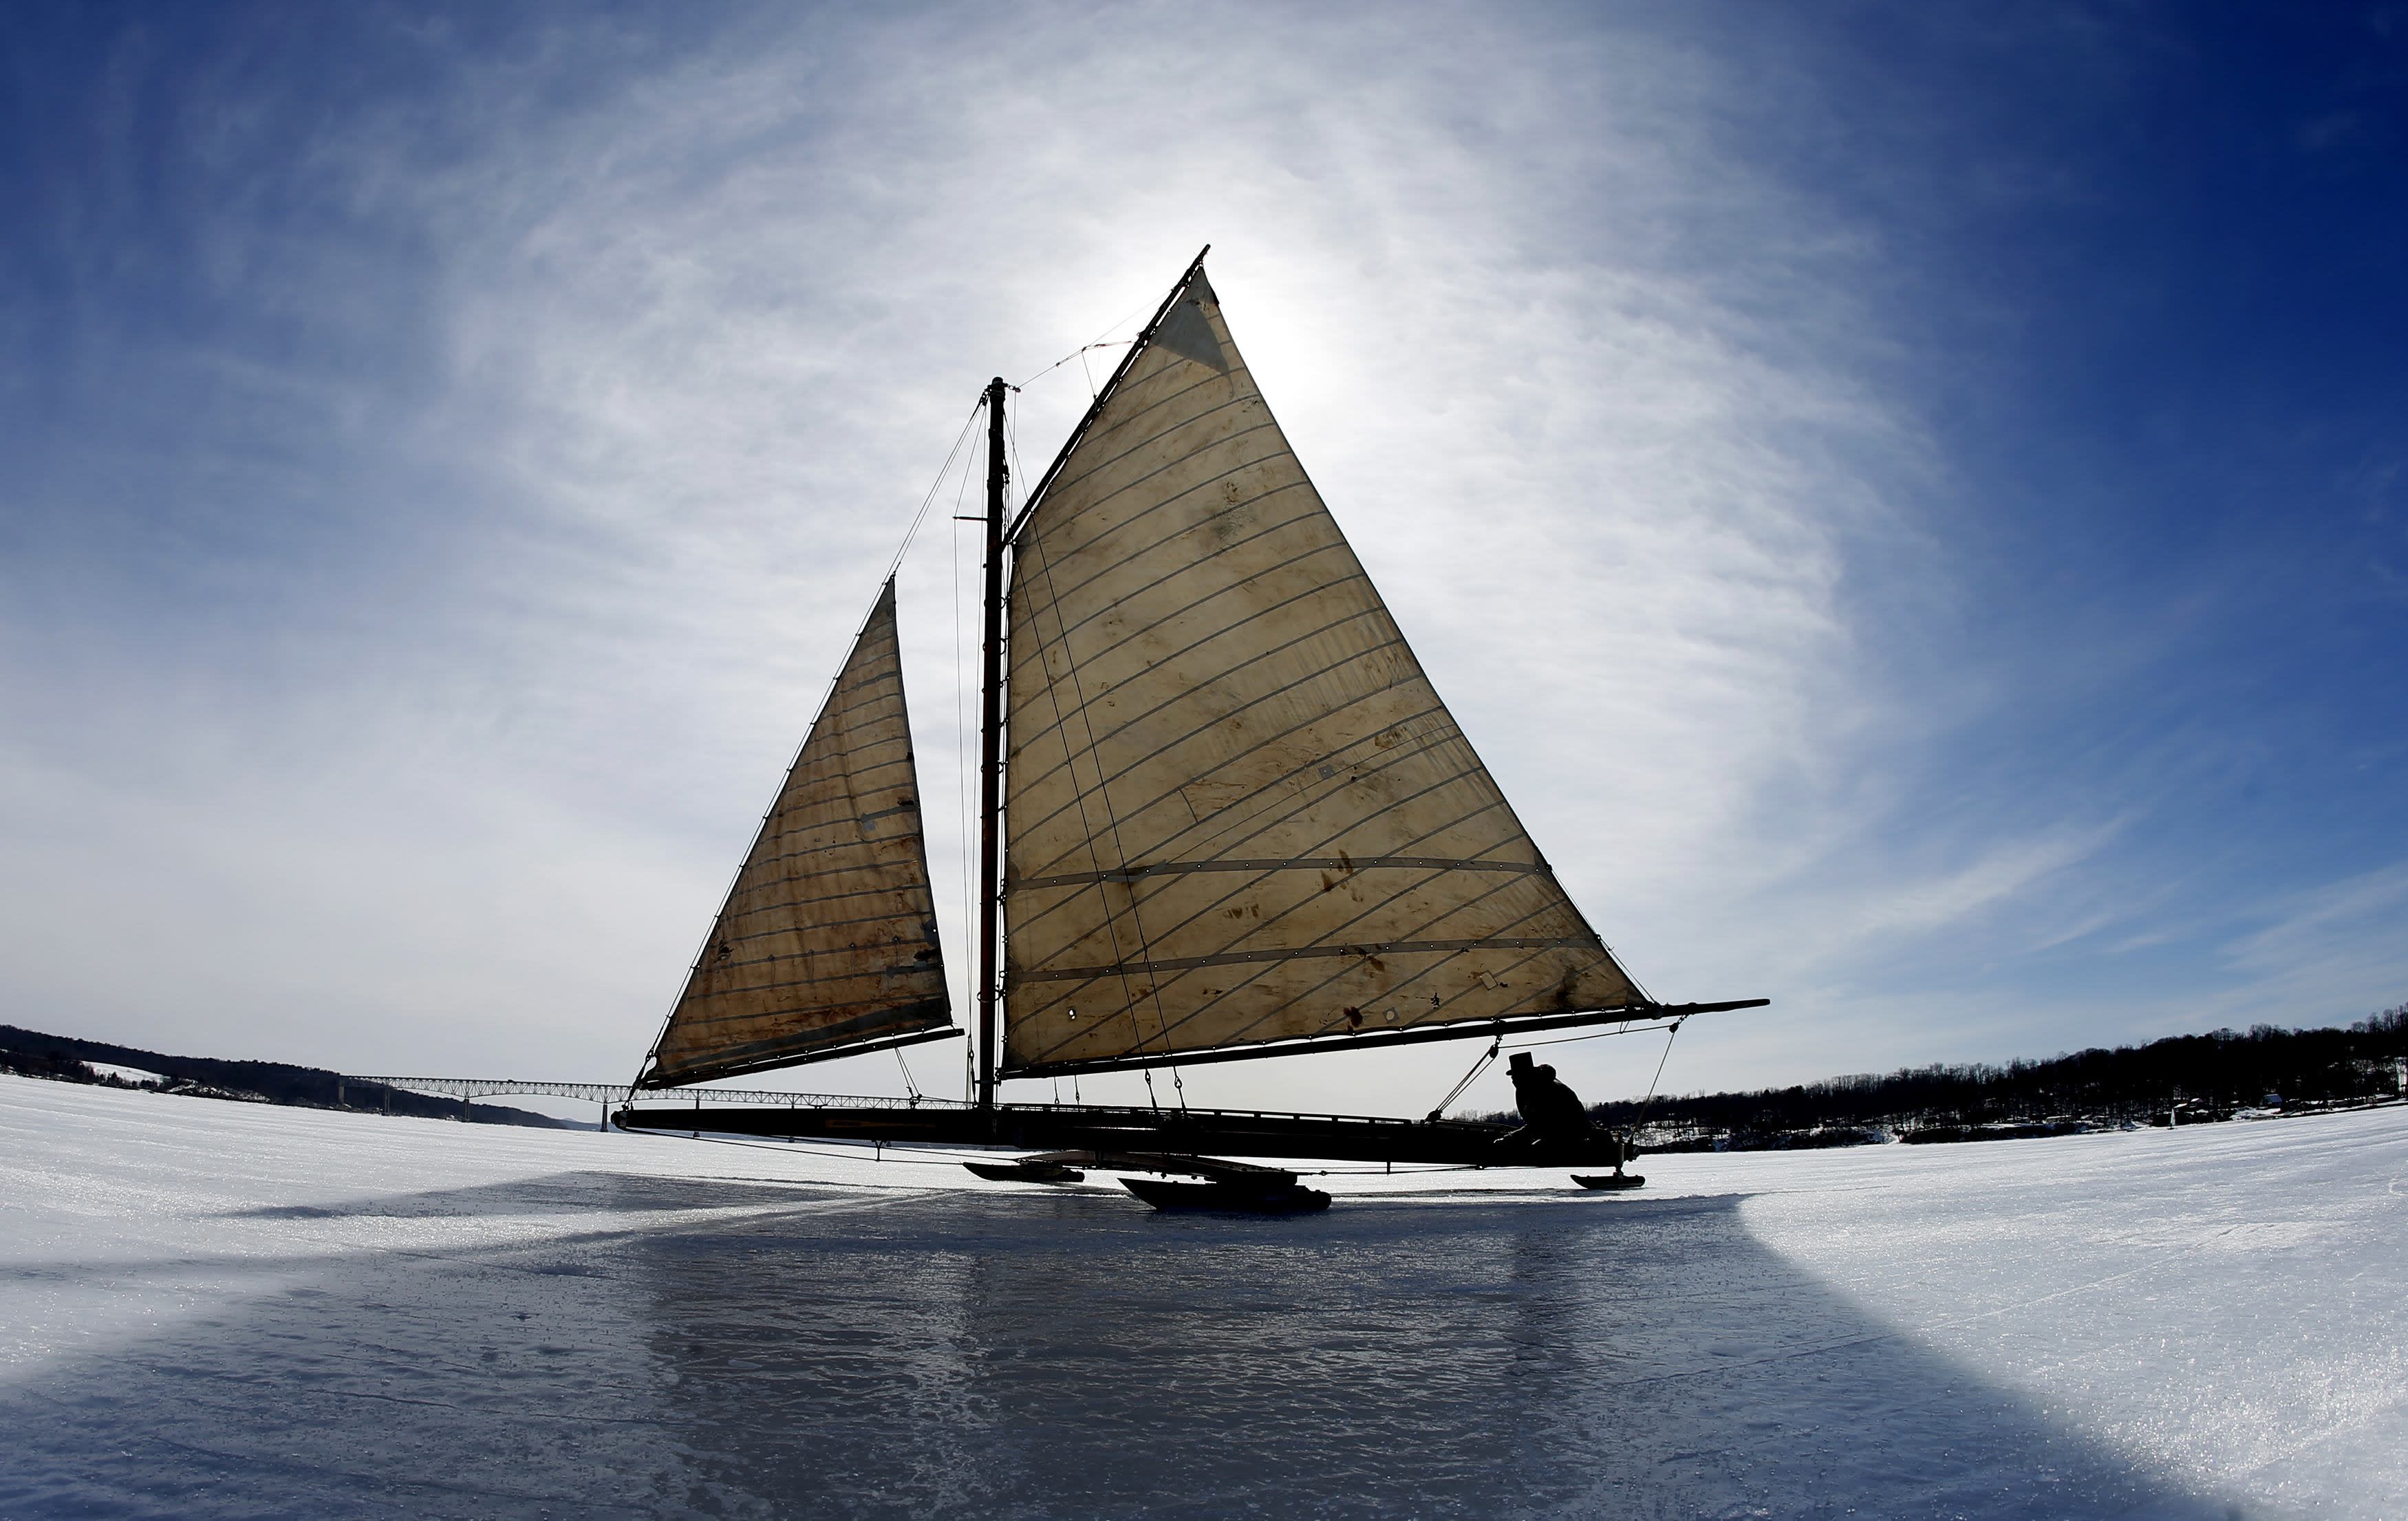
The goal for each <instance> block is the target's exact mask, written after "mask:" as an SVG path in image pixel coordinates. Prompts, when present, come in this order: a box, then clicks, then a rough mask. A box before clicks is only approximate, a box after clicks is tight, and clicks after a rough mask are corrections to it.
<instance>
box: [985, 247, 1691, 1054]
mask: <svg viewBox="0 0 2408 1521" xmlns="http://www.w3.org/2000/svg"><path fill="white" fill-rule="evenodd" d="M1012 550H1013V562H1012V571H1011V603H1010V617H1011V624H1010V633H1011V637H1010V642H1009V650H1010V686H1009V698H1008V706H1007V709H1006V713H1007V719H1008V732H1009V736H1010V749H1009V765H1008V769H1007V773H1006V774H1007V788H1006V798H1005V809H1004V827H1005V837H1004V838H1005V857H1006V860H1005V870H1004V882H1003V895H1004V908H1005V915H1006V921H1007V926H1008V928H1007V933H1006V939H1005V967H1004V977H1003V985H1004V989H1005V994H1006V1003H1007V1014H1006V1023H1005V1036H1004V1051H1003V1062H1002V1066H1003V1069H1004V1071H1005V1072H1007V1073H1010V1074H1015V1075H1034V1074H1039V1073H1043V1072H1045V1071H1049V1070H1063V1069H1078V1068H1082V1067H1090V1066H1106V1065H1129V1064H1132V1063H1134V1062H1136V1061H1140V1060H1145V1059H1159V1058H1163V1057H1176V1056H1177V1055H1181V1054H1184V1053H1197V1052H1205V1051H1220V1050H1225V1049H1228V1048H1234V1047H1248V1046H1257V1045H1264V1044H1268V1043H1271V1042H1285V1041H1295V1040H1306V1041H1314V1040H1316V1039H1317V1038H1327V1040H1328V1041H1329V1042H1330V1043H1339V1044H1342V1043H1343V1041H1344V1040H1345V1038H1346V1037H1349V1036H1353V1035H1369V1034H1370V1033H1372V1032H1374V1031H1396V1030H1403V1029H1410V1028H1412V1027H1415V1026H1443V1025H1459V1024H1464V1023H1467V1022H1480V1021H1494V1020H1498V1019H1500V1018H1508V1017H1518V1016H1523V1015H1535V1014H1549V1013H1560V1012H1578V1011H1589V1010H1603V1009H1620V1008H1625V1007H1637V1006H1640V1005H1642V1004H1643V1003H1644V995H1642V994H1641V992H1640V991H1639V990H1638V989H1637V988H1636V987H1635V986H1634V985H1633V983H1631V981H1630V979H1629V978H1628V977H1627V975H1626V974H1625V973H1624V972H1623V970H1622V969H1621V967H1620V966H1619V965H1617V964H1616V963H1615V961H1614V959H1613V955H1612V954H1611V953H1610V952H1608V951H1607V949H1606V948H1605V946H1604V945H1603V943H1602V942H1600V941H1599V940H1598V936H1597V933H1596V931H1595V930H1593V929H1591V928H1590V927H1589V926H1588V924H1587V922H1586V921H1585V920H1584V919H1583V918H1582V917H1581V914H1580V911H1579V910H1577V909H1576V908H1574V907H1573V906H1572V903H1571V901H1570V898H1569V897H1566V896H1565V894H1564V891H1563V889H1562V887H1561V886H1560V885H1558V884H1557V882H1556V881H1555V874H1554V872H1553V870H1552V869H1550V868H1549V867H1548V865H1547V862H1546V860H1545V858H1544V857H1543V856H1541V854H1539V851H1538V848H1537V846H1536V845H1534V844H1533V843H1532V842H1531V840H1530V838H1529V836H1528V835H1527V833H1525V832H1524V830H1523V828H1522V825H1521V823H1520V821H1519V820H1518V819H1516V818H1515V817H1514V815H1513V811H1512V807H1511V806H1510V805H1509V804H1508V803H1507V802H1506V801H1505V798H1504V796H1503V795H1502V794H1501V793H1500V792H1498V788H1497V784H1496V783H1495V782H1493V781H1492V780H1491V779H1490V777H1489V775H1488V771H1487V768H1485V767H1484V766H1483V765H1482V764H1481V761H1480V757H1479V756H1478V755H1477V754H1475V753H1473V751H1472V748H1471V746H1470V744H1469V742H1468V741H1467V740H1466V739H1465V738H1464V736H1463V733H1462V731H1461V730H1460V729H1459V728H1457V727H1456V725H1455V720H1454V718H1453V717H1452V716H1451V715H1450V714H1449V713H1448V712H1447V710H1446V706H1445V705H1444V704H1443V703H1441V701H1440V700H1439V697H1438V694H1437V693H1436V691H1434V690H1433V689H1432V688H1431V686H1430V683H1429V681H1428V679H1427V678H1426V676H1424V674H1423V673H1422V668H1421V665H1420V663H1419V662H1418V661H1416V660H1415V659H1414V658H1413V654H1412V651H1411V650H1410V649H1409V648H1407V646H1406V644H1405V640H1404V637H1403V635H1402V634H1400V633H1399V632H1398V628H1397V625H1396V624H1395V622H1394V621H1393V620H1392V619H1391V618H1390V617H1389V614H1388V610H1387V608H1386V606H1385V605H1384V604H1383V602H1382V601H1381V599H1380V595H1379V593H1378V592H1377V591H1376V590H1375V589H1373V587H1372V585H1371V583H1370V581H1369V579H1367V578H1366V576H1365V575H1364V572H1363V567H1362V566H1361V565H1360V563H1358V562H1357V561H1356V559H1355V553H1354V551H1353V550H1352V549H1351V548H1350V547H1349V546H1348V544H1347V542H1346V539H1345V537H1344V536H1343V535H1342V534H1340V532H1339V529H1338V524H1337V522H1336V521H1335V520H1334V519H1333V518H1332V517H1331V516H1330V514H1329V510H1328V509H1327V508H1326V507H1325V506H1324V505H1323V504H1322V501H1321V497H1320V495H1319V494H1318V493H1316V492H1315V491H1314V490H1313V487H1312V481H1310V480H1308V479H1307V478H1306V476H1305V473H1304V469H1303V466H1301V465H1300V464H1298V463H1297V458H1296V455H1295V453H1294V452H1292V451H1291V450H1290V449H1289V447H1288V444H1287V440H1286V439H1285V438H1283V436H1282V434H1281V432H1280V429H1279V425H1278V424H1277V423H1274V422H1273V421H1272V420H1271V415H1270V411H1269V408H1268V407H1266V406H1265V405H1264V402H1263V398H1262V395H1261V394H1260V393H1259V392H1257V391H1256V390H1255V388H1254V380H1253V379H1252V377H1251V376H1250V375H1249V374H1248V372H1247V369H1246V366H1245V363H1244V361H1243V360H1242V359H1241V358H1240V356H1239V353H1238V351H1237V347H1236V345H1235V344H1234V343H1232V342H1231V341H1230V338H1229V331H1228V327H1227V325H1226V323H1225V322H1224V321H1223V320H1222V316H1221V310H1220V304H1219V302H1218V301H1217V299H1215V297H1214V295H1213V294H1212V290H1211V286H1210V284H1208V283H1207V282H1206V280H1205V279H1204V277H1203V274H1202V271H1201V269H1200V267H1199V268H1198V269H1197V270H1195V271H1194V272H1192V274H1191V278H1190V279H1189V280H1188V282H1187V283H1186V285H1185V287H1184V289H1183V290H1182V291H1181V292H1180V293H1178V294H1176V295H1175V296H1174V298H1173V300H1172V301H1171V302H1170V304H1169V305H1168V309H1166V312H1165V315H1164V316H1163V317H1162V318H1161V319H1160V320H1158V322H1157V323H1156V324H1155V326H1154V330H1153V333H1152V336H1151V339H1150V341H1147V342H1145V343H1144V344H1143V345H1142V346H1141V348H1140V350H1139V351H1138V352H1136V353H1134V354H1133V355H1132V357H1131V358H1130V360H1129V361H1128V362H1127V363H1126V364H1125V366H1124V368H1123V370H1122V372H1121V375H1120V377H1119V379H1118V381H1117V383H1116V384H1115V385H1114V387H1113V388H1112V389H1111V391H1109V392H1108V393H1107V394H1106V395H1105V396H1104V398H1103V399H1102V400H1101V401H1100V402H1098V404H1097V409H1096V410H1095V412H1094V413H1093V414H1092V415H1091V418H1090V421H1089V423H1088V424H1087V425H1086V426H1085V427H1084V428H1083V429H1082V432H1081V433H1080V434H1079V436H1078V437H1077V439H1076V441H1075V442H1074V444H1073V445H1072V447H1071V449H1070V452H1068V454H1067V455H1066V456H1065V458H1064V459H1063V460H1062V461H1061V462H1060V463H1059V464H1058V465H1057V466H1056V467H1055V470H1054V473H1053V474H1052V475H1051V477H1050V478H1049V481H1048V482H1047V483H1046V484H1045V485H1044V486H1043V487H1042V488H1041V490H1040V494H1039V497H1038V499H1037V501H1036V503H1035V505H1034V507H1033V509H1031V511H1030V514H1029V516H1028V518H1027V520H1026V522H1025V525H1024V526H1023V528H1022V529H1021V531H1020V533H1019V534H1018V535H1017V537H1016V538H1014V540H1013V544H1012Z"/></svg>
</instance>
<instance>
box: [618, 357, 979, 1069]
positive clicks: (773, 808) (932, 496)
mask: <svg viewBox="0 0 2408 1521" xmlns="http://www.w3.org/2000/svg"><path fill="white" fill-rule="evenodd" d="M985 401H986V398H985V395H983V393H982V394H981V395H980V398H979V406H978V407H973V408H971V409H970V415H969V417H968V420H967V421H965V422H964V423H962V431H961V432H960V433H958V434H956V435H954V436H953V448H952V449H950V450H948V451H946V453H945V463H944V464H943V465H941V466H939V467H938V469H937V476H936V479H935V480H933V481H929V482H928V489H927V491H926V492H925V494H923V495H922V496H921V497H920V509H919V510H918V511H917V512H914V513H913V514H911V524H910V527H908V528H906V529H905V530H904V531H903V542H902V543H901V544H899V545H897V546H896V550H895V555H894V558H892V559H890V560H888V561H887V562H886V574H884V575H883V576H881V577H880V578H879V581H878V587H879V590H878V596H877V598H876V600H873V601H872V602H871V603H870V605H869V611H868V613H867V614H864V615H863V617H862V620H861V624H860V626H859V627H857V628H855V629H854V630H853V645H858V644H859V643H860V642H861V636H862V635H863V634H865V633H867V631H868V628H869V620H870V618H871V617H874V616H876V614H877V611H878V604H879V603H880V602H882V601H884V600H885V597H886V583H887V582H888V581H893V580H894V579H895V573H896V570H897V569H898V568H899V567H901V566H902V564H903V556H904V555H906V554H908V553H910V550H911V541H912V540H913V539H914V538H917V537H918V536H919V533H920V524H922V523H923V522H925V520H926V519H927V516H928V504H929V503H931V502H933V501H935V500H936V499H937V493H938V492H939V491H940V490H942V489H943V488H944V484H945V477H946V476H947V475H949V474H951V473H952V471H953V461H954V460H955V459H957V458H959V457H960V455H961V452H962V443H963V441H964V440H965V439H967V438H968V437H969V434H970V428H971V426H972V425H973V424H975V423H977V422H978V418H979V411H980V409H981V408H982V407H983V406H984V405H985ZM964 478H965V479H967V478H968V472H967V471H965V472H964ZM853 645H848V646H846V651H847V654H846V661H847V662H849V661H850V660H851V658H852V656H851V651H852V648H853ZM896 658H897V659H898V660H899V659H900V658H901V650H900V648H899V645H898V648H897V650H896ZM844 668H845V663H844V662H840V663H839V665H838V666H837V668H836V671H835V674H833V675H831V676H830V677H829V678H828V682H827V685H826V687H825V688H824V689H823V690H822V691H821V693H820V700H819V704H818V706H817V707H815V708H813V709H812V710H811V721H810V723H809V724H806V725H803V737H802V739H799V740H798V741H796V745H795V753H794V757H793V758H792V759H791V760H789V761H787V762H786V770H785V776H784V780H782V781H781V782H779V784H778V792H777V795H776V796H773V797H771V798H770V799H769V806H768V808H767V809H766V810H764V811H763V812H762V814H761V822H760V823H759V824H758V825H754V826H753V841H752V843H751V844H750V845H747V846H746V847H745V850H744V854H743V856H742V857H741V858H740V859H739V860H738V862H737V863H736V869H735V870H734V871H732V872H730V873H728V877H727V885H726V886H725V887H724V888H722V889H720V894H719V911H717V912H714V913H713V914H711V916H710V924H709V925H708V926H705V927H704V929H703V932H702V941H701V943H700V944H698V945H696V946H695V948H694V959H693V960H692V961H690V962H688V963H687V964H686V969H685V976H684V978H682V979H681V981H680V982H679V983H678V992H677V996H676V997H673V998H671V999H670V1000H669V1008H668V1012H667V1013H665V1014H663V1015H662V1016H661V1026H660V1028H659V1029H658V1030H655V1031H654V1032H653V1033H652V1046H651V1048H650V1049H649V1050H647V1051H646V1052H645V1053H644V1059H643V1061H642V1063H641V1064H639V1065H638V1067H637V1069H636V1078H635V1081H633V1082H631V1083H628V1084H627V1088H628V1091H629V1092H630V1093H632V1092H634V1091H635V1090H636V1089H637V1088H638V1086H640V1085H641V1084H642V1082H643V1076H644V1069H645V1068H646V1067H649V1066H651V1065H652V1058H653V1057H654V1056H656V1055H659V1054H660V1049H661V1042H662V1041H663V1040H667V1038H668V1033H669V1026H670V1025H671V1024H672V1023H674V1022H675V1021H676V1019H677V1012H678V1006H679V1005H680V1004H681V1003H682V1002H683V1001H684V1000H685V990H686V989H687V988H688V987H691V986H692V985H693V984H694V974H695V972H697V971H699V970H700V969H702V958H703V956H704V954H706V953H707V952H709V951H710V942H711V940H712V938H713V937H714V936H716V935H717V934H718V933H719V920H720V915H721V914H722V913H724V912H725V911H726V909H727V899H728V897H729V896H730V895H732V894H733V893H734V892H735V891H736V884H737V883H738V882H740V881H742V880H743V877H744V868H746V867H748V866H750V865H752V864H753V851H754V850H756V849H758V848H759V846H760V844H761V837H762V835H763V834H764V833H765V832H766V831H767V829H768V827H769V820H770V819H771V818H772V817H773V816H774V815H775V814H776V813H777V811H778V804H779V802H780V801H781V799H783V798H784V796H786V783H787V782H791V781H793V780H794V775H795V768H796V767H797V766H800V765H801V764H802V763H803V747H804V746H805V745H808V744H810V742H811V731H812V730H813V729H815V728H817V727H818V726H819V722H820V717H821V715H822V714H824V713H825V712H826V711H827V705H828V702H829V700H830V699H832V698H833V697H834V696H836V688H837V683H838V682H841V681H843V680H844ZM706 1081H707V1080H706Z"/></svg>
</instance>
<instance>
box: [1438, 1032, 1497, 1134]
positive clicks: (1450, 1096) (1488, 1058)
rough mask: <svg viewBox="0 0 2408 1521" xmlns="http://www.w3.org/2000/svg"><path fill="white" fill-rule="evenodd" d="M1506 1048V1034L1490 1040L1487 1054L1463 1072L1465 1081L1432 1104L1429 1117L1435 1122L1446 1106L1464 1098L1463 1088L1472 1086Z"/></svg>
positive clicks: (1448, 1090) (1457, 1084)
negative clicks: (1467, 1070)
mask: <svg viewBox="0 0 2408 1521" xmlns="http://www.w3.org/2000/svg"><path fill="white" fill-rule="evenodd" d="M1504 1049H1505V1037H1504V1036H1502V1035H1499V1036H1498V1037H1497V1039H1496V1040H1491V1041H1489V1042H1488V1051H1487V1054H1486V1055H1484V1056H1482V1057H1481V1058H1480V1059H1479V1060H1478V1061H1476V1062H1473V1063H1472V1064H1471V1070H1470V1071H1469V1072H1466V1073H1464V1074H1463V1081H1461V1082H1460V1083H1456V1084H1455V1086H1454V1087H1452V1088H1449V1089H1447V1090H1446V1097H1445V1098H1441V1099H1440V1100H1439V1101H1438V1102H1437V1103H1436V1104H1433V1105H1432V1106H1430V1112H1429V1118H1430V1119H1431V1120H1432V1121H1433V1122H1435V1121H1436V1120H1438V1119H1439V1118H1440V1117H1441V1116H1442V1115H1444V1114H1445V1112H1446V1106H1447V1105H1449V1104H1451V1103H1454V1102H1455V1100H1456V1099H1457V1098H1462V1097H1463V1090H1464V1089H1466V1088H1469V1087H1470V1086H1471V1080H1472V1079H1474V1078H1476V1077H1478V1076H1479V1075H1480V1074H1481V1073H1483V1072H1484V1071H1486V1070H1488V1064H1489V1063H1490V1062H1493V1061H1495V1060H1496V1059H1497V1053H1498V1052H1499V1051H1502V1050H1504Z"/></svg>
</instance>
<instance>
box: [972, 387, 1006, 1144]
mask: <svg viewBox="0 0 2408 1521" xmlns="http://www.w3.org/2000/svg"><path fill="white" fill-rule="evenodd" d="M1009 389H1011V388H1010V387H1008V386H1006V385H1005V384H1004V383H1003V377H1001V376H999V375H998V376H996V378H995V379H994V380H990V381H988V382H987V387H986V593H985V596H984V598H983V602H982V606H983V607H984V608H985V610H986V630H985V633H984V635H983V636H982V640H981V643H980V649H981V651H982V671H981V676H980V683H979V692H980V696H979V875H978V895H979V944H978V1104H979V1107H980V1108H981V1109H982V1110H986V1111H988V1112H993V1110H994V1109H995V1097H996V1096H995V1062H996V1048H997V1045H998V1042H999V1037H1000V1035H1001V1033H1002V1031H1001V1021H1000V1020H999V1019H998V1017H997V1011H996V992H997V990H998V983H999V982H1000V980H1001V979H1000V975H999V969H997V968H996V948H997V943H998V940H999V936H998V935H997V933H996V929H997V926H996V915H997V913H998V911H1000V910H1001V908H1002V897H1001V889H1002V882H1001V880H1000V877H1001V874H1000V872H999V871H998V870H997V867H998V865H999V863H998V861H997V855H998V854H999V853H1000V852H1001V849H1002V845H1003V817H1002V815H1003V807H1002V798H1003V488H1004V484H1005V482H1006V481H1009V480H1010V479H1011V469H1010V466H1007V465H1005V464H1004V458H1003V397H1004V393H1005V392H1006V391H1008V390H1009Z"/></svg>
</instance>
